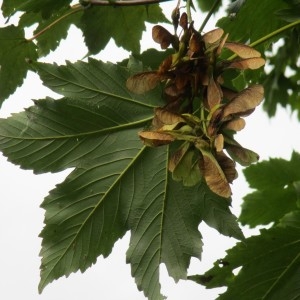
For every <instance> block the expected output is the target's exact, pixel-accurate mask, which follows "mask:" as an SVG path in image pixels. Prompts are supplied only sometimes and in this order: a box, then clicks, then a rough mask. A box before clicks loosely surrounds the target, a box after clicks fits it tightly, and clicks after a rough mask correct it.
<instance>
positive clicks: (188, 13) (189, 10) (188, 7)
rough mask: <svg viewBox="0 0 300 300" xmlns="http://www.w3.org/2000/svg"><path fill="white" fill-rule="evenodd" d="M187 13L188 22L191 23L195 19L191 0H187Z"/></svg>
mask: <svg viewBox="0 0 300 300" xmlns="http://www.w3.org/2000/svg"><path fill="white" fill-rule="evenodd" d="M186 13H187V16H188V22H189V23H191V22H192V21H193V19H192V13H191V0H187V1H186Z"/></svg>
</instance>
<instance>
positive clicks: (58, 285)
mask: <svg viewBox="0 0 300 300" xmlns="http://www.w3.org/2000/svg"><path fill="white" fill-rule="evenodd" d="M0 4H1V1H0ZM173 4H174V3H173V2H172V6H170V3H169V4H165V5H164V6H165V7H168V8H169V9H170V7H171V8H172V7H173ZM0 24H1V26H3V24H4V20H3V19H0ZM149 29H151V26H150V27H149ZM209 29H212V25H209V27H207V28H206V30H207V31H209ZM147 41H151V31H149V30H148V31H147V33H146V34H145V37H144V44H146V42H147ZM151 43H152V42H151ZM74 44H75V45H76V47H74ZM71 45H72V47H71ZM151 46H152V45H151ZM0 51H1V50H0ZM112 52H113V53H114V56H115V57H116V56H118V57H119V56H121V55H124V52H123V51H122V50H120V51H119V50H118V49H116V48H115V47H113V45H111V47H110V50H108V51H104V53H102V54H101V57H102V58H103V59H105V58H106V57H107V55H108V54H110V56H109V57H111V53H112ZM85 54H86V48H85V47H84V44H83V42H82V37H81V32H80V31H78V30H76V29H75V28H74V27H72V29H71V31H70V34H69V37H68V39H67V41H63V42H62V44H61V47H60V48H59V50H58V51H56V53H54V54H51V55H50V56H49V57H48V58H47V61H56V62H58V63H64V60H65V59H68V60H70V61H76V60H77V59H81V58H82V57H83V56H84V55H85ZM45 96H54V94H53V93H52V92H51V91H49V90H48V89H47V88H46V87H44V86H43V85H42V84H41V82H40V80H39V78H38V76H37V75H36V74H33V73H29V74H28V76H27V78H26V80H25V83H24V86H22V88H20V89H18V90H17V91H16V93H15V94H14V95H13V96H11V97H10V98H9V99H8V100H6V102H5V103H4V104H3V106H2V109H1V110H0V117H7V116H8V115H10V114H11V113H13V112H19V111H21V110H22V109H23V108H24V107H28V106H30V105H32V101H31V99H40V98H44V97H45ZM246 122H247V126H246V128H245V129H244V130H243V131H242V132H241V133H239V134H238V135H237V140H238V141H239V142H240V143H241V144H242V145H243V146H245V147H247V148H250V149H252V150H254V151H255V152H257V153H258V154H259V155H260V157H261V159H268V157H284V158H289V157H290V155H291V152H292V150H293V149H295V150H299V149H300V139H299V138H298V137H299V134H297V137H296V134H295V133H296V132H297V133H299V129H300V125H299V123H298V121H297V118H296V116H295V115H292V114H291V113H289V112H287V111H286V110H283V109H281V110H279V113H278V114H277V115H276V117H275V118H273V119H271V120H270V119H269V118H268V117H267V116H266V114H265V113H264V112H263V111H262V109H261V108H258V109H257V110H256V111H255V113H253V114H252V115H251V116H249V117H247V118H246ZM239 170H241V168H239ZM69 172H70V170H66V171H64V172H62V173H57V174H44V175H33V173H32V172H31V171H24V170H21V169H20V168H19V167H18V166H15V165H13V164H11V163H9V162H7V160H6V158H5V157H3V156H0V187H1V188H0V241H1V244H0V245H1V247H0V278H1V280H0V299H5V300H16V299H26V300H27V299H28V300H29V299H30V300H54V299H55V300H62V299H72V300H82V299H84V300H96V299H97V300H99V299H104V300H123V299H124V300H129V299H130V300H139V299H141V300H142V299H145V297H144V296H143V294H142V293H141V292H138V290H137V288H136V286H135V284H134V280H133V279H132V278H131V275H130V267H129V265H126V264H125V253H126V249H127V247H128V242H129V235H128V234H127V235H126V236H125V237H124V238H123V240H121V241H118V242H117V243H116V245H115V247H114V250H113V252H112V254H111V256H110V257H108V258H107V259H105V260H104V259H103V258H102V257H100V258H99V259H98V262H97V264H96V265H94V266H92V267H91V268H89V269H88V270H87V271H86V272H85V273H84V274H81V273H80V272H79V273H76V274H72V275H71V276H70V277H69V278H68V279H65V278H62V279H59V280H58V281H55V282H53V283H51V284H50V285H48V286H47V287H46V289H45V290H44V292H43V294H42V295H39V294H38V292H37V286H38V282H39V265H40V258H39V251H40V245H41V240H40V239H39V238H38V235H39V233H40V231H41V229H42V228H43V218H44V216H43V215H44V211H43V210H42V209H40V208H39V205H40V203H41V202H42V200H43V198H44V197H45V196H47V194H48V191H49V190H51V189H53V188H54V187H55V184H57V183H60V182H61V181H63V180H64V178H65V177H66V175H67V174H68V173H69ZM232 189H233V209H232V210H233V213H235V214H238V213H239V211H240V203H241V198H242V197H243V196H244V195H246V194H247V193H248V192H249V189H248V187H247V183H246V182H245V180H244V178H243V176H242V173H241V172H239V178H238V179H237V180H236V181H235V182H234V184H233V187H232ZM200 230H201V233H202V235H203V239H204V252H203V257H202V262H199V261H197V260H196V259H192V263H191V267H190V270H189V273H190V274H195V273H203V272H204V271H205V270H207V269H208V268H210V267H211V266H212V263H213V262H214V261H215V260H216V259H218V258H221V257H222V256H224V255H225V249H227V248H229V247H231V246H233V245H234V243H235V240H234V239H230V238H227V237H223V236H221V235H220V234H219V233H217V232H216V231H215V230H213V229H210V228H208V227H207V226H205V225H204V224H202V225H200ZM245 233H246V234H247V235H249V234H250V231H247V230H246V231H245ZM162 285H163V287H162V289H163V293H164V294H165V295H167V296H168V299H170V300H182V299H187V300H196V299H197V300H198V299H204V300H213V299H215V298H216V295H217V291H216V290H213V291H212V290H205V289H204V288H203V287H202V286H198V285H196V284H195V283H192V282H180V283H179V284H174V281H173V280H172V279H171V278H169V277H168V276H167V273H166V270H165V268H164V267H163V266H162ZM219 291H221V290H219Z"/></svg>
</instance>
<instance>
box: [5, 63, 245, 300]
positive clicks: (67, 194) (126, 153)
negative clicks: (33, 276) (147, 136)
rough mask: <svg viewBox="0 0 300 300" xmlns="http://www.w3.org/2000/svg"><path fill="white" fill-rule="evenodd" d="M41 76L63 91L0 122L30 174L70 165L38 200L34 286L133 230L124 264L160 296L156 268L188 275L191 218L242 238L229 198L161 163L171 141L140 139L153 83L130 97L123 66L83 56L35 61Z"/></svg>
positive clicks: (193, 241)
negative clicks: (149, 143)
mask: <svg viewBox="0 0 300 300" xmlns="http://www.w3.org/2000/svg"><path fill="white" fill-rule="evenodd" d="M34 67H35V68H36V69H37V70H38V72H39V75H40V77H41V79H42V80H43V82H44V84H45V85H47V86H48V87H49V88H51V89H53V90H54V91H56V92H59V93H61V94H62V95H64V96H65V97H64V98H62V99H60V100H52V99H49V98H48V99H44V100H38V101H35V105H34V106H32V107H30V108H29V109H27V110H26V111H25V112H21V113H19V114H15V115H13V116H12V117H10V118H8V119H4V120H0V149H1V151H2V152H3V154H4V155H6V156H7V157H8V158H9V160H11V161H12V162H14V163H15V164H19V165H20V166H21V167H22V168H26V169H33V170H34V172H35V173H41V172H49V171H50V172H58V171H60V170H63V169H66V168H71V167H72V168H74V170H73V171H72V172H71V173H70V174H69V175H68V176H67V178H66V179H65V181H64V182H63V183H61V184H59V185H58V186H57V187H56V188H55V189H54V190H52V191H51V192H50V193H49V195H48V196H47V197H46V198H45V200H44V202H43V203H42V207H43V208H44V209H45V210H46V213H45V228H44V229H43V231H42V232H41V237H42V238H43V242H42V250H41V256H42V264H41V281H40V286H39V289H40V291H42V290H43V288H44V287H45V286H46V285H47V284H48V283H50V282H51V281H53V280H55V279H58V278H59V277H61V276H64V275H66V276H68V275H69V274H70V273H71V272H76V271H78V270H81V271H85V270H86V269H87V268H88V267H90V266H91V265H92V264H93V263H95V262H96V260H97V257H99V256H100V255H103V256H104V257H107V256H108V255H109V254H110V253H111V251H112V248H113V245H114V243H115V242H116V241H117V240H118V239H119V238H122V236H123V235H124V234H125V233H126V232H127V231H131V240H130V245H129V249H128V251H127V262H128V263H130V264H131V268H132V275H133V276H134V277H135V280H136V283H137V286H138V288H139V289H140V290H143V291H144V293H145V295H146V296H147V297H148V298H149V299H153V300H158V299H162V298H163V296H162V295H161V292H160V281H159V266H160V264H161V263H165V264H166V266H167V269H168V271H169V274H170V276H172V277H173V278H174V279H175V280H176V281H177V280H179V279H186V277H187V268H188V266H189V263H190V259H191V257H197V258H200V256H201V250H202V241H201V234H200V232H199V231H198V225H199V223H200V222H202V221H204V222H206V223H207V224H208V225H210V226H212V227H213V228H216V229H217V230H218V231H219V232H220V233H222V234H224V235H228V236H233V237H235V238H238V239H242V238H243V235H242V232H241V230H240V229H239V227H238V224H237V222H236V218H235V216H234V215H232V213H231V212H230V209H229V204H230V203H229V202H228V200H226V199H224V198H221V197H218V196H217V195H215V194H213V193H212V192H211V191H210V190H209V189H208V187H207V186H206V185H205V184H204V183H203V182H202V183H201V184H199V185H197V186H195V187H193V188H186V187H183V186H182V185H181V183H177V182H175V181H173V180H172V179H171V176H170V175H169V173H168V171H167V165H168V157H169V149H168V147H160V148H156V149H152V148H148V147H145V146H144V145H143V144H142V142H141V141H140V140H139V138H138V131H140V130H142V128H143V127H144V126H145V125H147V124H148V123H149V122H150V121H151V119H152V118H153V109H154V107H155V106H157V105H161V103H160V101H161V100H160V97H159V95H160V91H154V92H153V93H152V94H151V93H150V94H149V96H144V95H143V96H138V97H137V96H133V95H132V94H131V93H129V92H128V91H127V90H126V88H125V80H126V78H127V77H128V76H129V73H128V71H127V70H126V69H125V68H122V67H119V66H116V65H113V64H110V63H107V64H104V63H102V62H99V61H96V60H94V59H90V60H89V62H88V63H85V62H77V63H74V64H71V63H67V65H66V66H56V65H49V64H34Z"/></svg>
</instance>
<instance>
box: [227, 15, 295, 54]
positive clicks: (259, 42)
mask: <svg viewBox="0 0 300 300" xmlns="http://www.w3.org/2000/svg"><path fill="white" fill-rule="evenodd" d="M297 25H300V20H297V21H295V22H293V23H290V24H287V25H285V26H283V27H281V28H279V29H277V30H274V31H273V32H271V33H269V34H267V35H265V36H263V37H262V38H260V39H258V40H256V41H255V42H253V43H251V44H249V46H250V47H256V46H258V45H260V44H262V43H264V42H266V41H267V40H269V39H271V38H273V37H274V36H276V35H278V34H280V33H282V32H284V31H286V30H288V29H290V28H293V27H295V26H297ZM236 57H237V55H236V54H234V55H232V56H230V57H229V58H228V60H232V59H234V58H236Z"/></svg>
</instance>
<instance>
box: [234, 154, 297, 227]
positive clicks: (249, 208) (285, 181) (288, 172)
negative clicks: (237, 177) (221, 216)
mask: <svg viewBox="0 0 300 300" xmlns="http://www.w3.org/2000/svg"><path fill="white" fill-rule="evenodd" d="M299 170H300V155H299V154H298V153H295V152H294V153H293V155H292V158H291V160H290V161H287V160H284V159H270V160H269V161H263V162H260V163H258V164H256V165H253V166H250V167H248V168H247V169H245V170H244V174H245V176H246V179H247V181H248V183H249V185H250V187H251V188H254V189H257V190H256V191H254V192H253V193H251V194H248V195H247V196H246V197H245V198H244V203H243V204H242V212H241V215H240V218H239V220H240V222H241V223H242V224H244V225H245V224H247V225H249V226H250V227H254V226H257V225H266V224H269V223H271V222H275V223H278V222H279V220H280V219H281V218H282V217H283V216H284V215H285V214H286V213H288V212H289V211H292V210H295V209H297V201H298V199H299V195H298V193H297V183H298V182H299V180H300V172H299ZM294 183H295V184H294Z"/></svg>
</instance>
